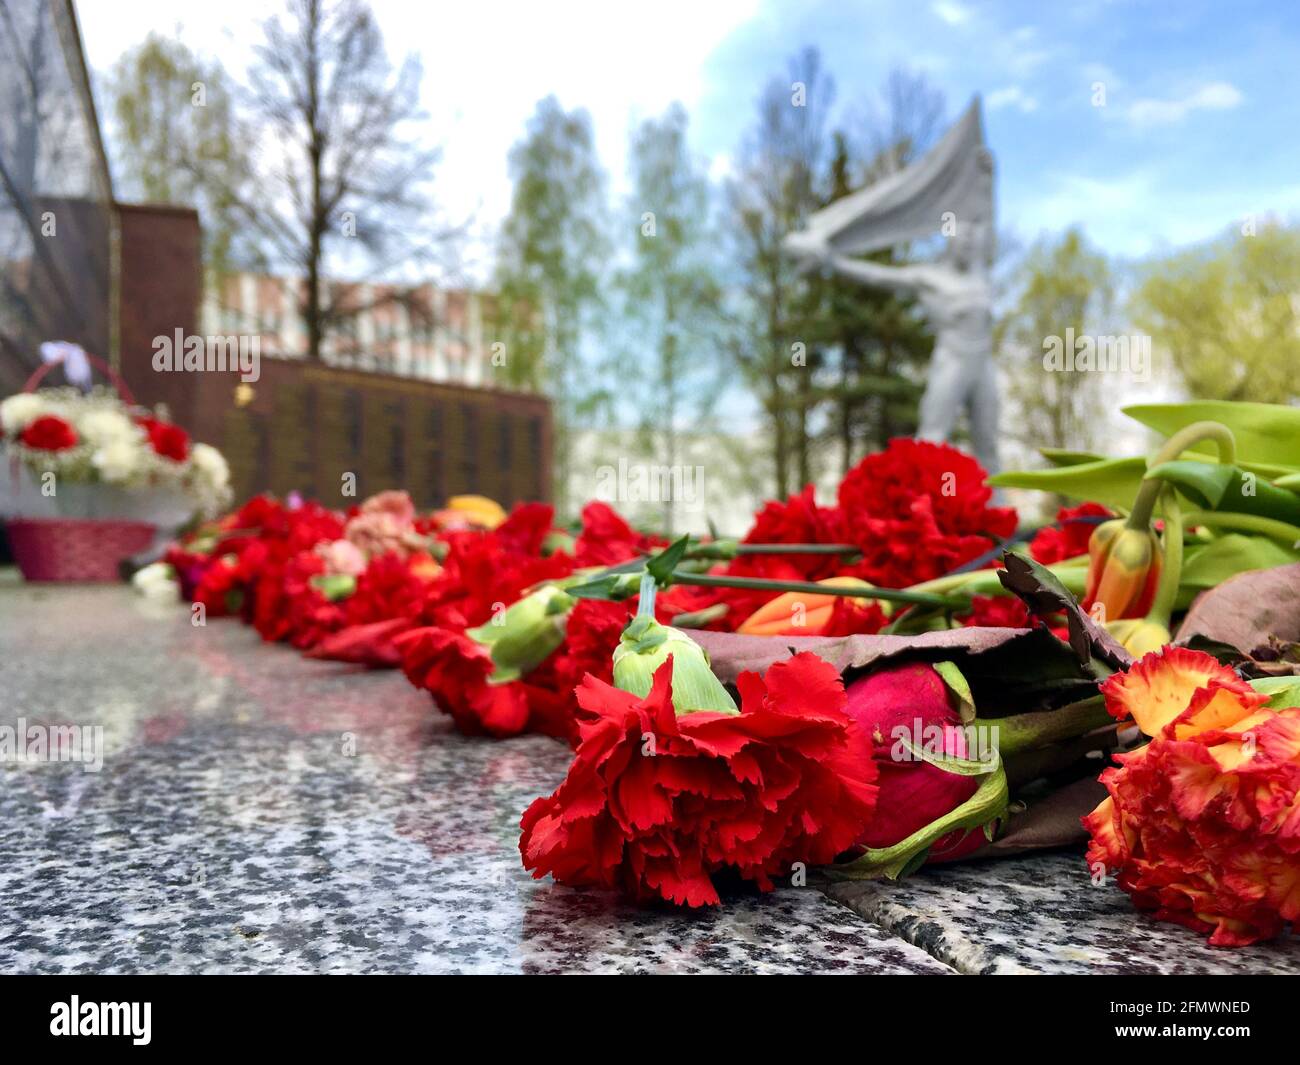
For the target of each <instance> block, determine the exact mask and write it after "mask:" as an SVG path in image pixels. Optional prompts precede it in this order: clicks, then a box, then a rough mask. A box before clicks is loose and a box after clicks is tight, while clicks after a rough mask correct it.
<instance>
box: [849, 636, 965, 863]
mask: <svg viewBox="0 0 1300 1065" xmlns="http://www.w3.org/2000/svg"><path fill="white" fill-rule="evenodd" d="M846 709H847V711H848V713H849V716H850V717H852V718H853V719H854V720H855V721H857V722H858V725H859V726H860V727H861V728H862V729H864V730H865V731H866V733H867V735H869V736H870V737H871V743H872V757H873V758H874V760H875V762H876V766H877V769H878V770H879V777H878V779H877V781H876V784H877V787H878V788H879V793H878V795H877V797H876V810H875V813H874V815H873V816H872V818H871V822H870V824H869V825H868V826H867V829H866V831H865V832H864V833H863V834H862V836H861V837H860V838H859V840H858V843H859V844H860V845H862V846H864V847H871V848H884V847H890V846H893V845H894V844H896V843H899V842H901V841H902V840H904V839H906V838H907V837H908V836H910V835H911V834H912V833H913V832H917V831H919V830H920V829H922V828H924V827H925V826H926V825H928V824H930V823H931V822H932V821H935V820H937V819H938V818H940V817H942V816H944V815H945V814H947V813H949V812H951V811H952V810H954V809H955V808H956V807H958V806H960V805H961V804H962V803H964V802H965V801H966V800H968V799H969V798H970V797H971V796H972V795H974V794H975V791H976V789H977V788H978V787H979V783H980V778H979V777H975V776H963V775H961V774H958V773H950V772H947V771H946V770H944V769H941V768H940V767H939V766H936V765H931V764H930V763H928V762H925V761H923V760H921V758H920V757H919V756H918V755H916V754H914V753H913V751H912V750H911V749H909V747H908V745H909V744H910V745H911V748H915V749H916V750H928V751H933V752H934V753H941V754H943V755H947V756H949V757H956V758H969V757H973V755H972V754H971V753H970V752H968V749H967V743H966V733H965V731H964V729H963V728H962V720H961V714H960V712H959V710H958V708H957V705H956V700H955V699H954V697H953V693H952V691H951V689H950V688H949V686H948V684H947V683H946V682H945V681H944V678H943V677H942V676H941V675H940V674H939V673H938V671H937V670H935V668H934V667H933V666H931V665H929V664H927V663H924V662H913V663H909V664H908V665H903V666H893V667H891V668H888V669H883V670H880V671H878V672H875V673H870V674H868V675H866V676H864V677H860V678H858V679H857V680H855V681H853V682H852V683H851V684H849V686H848V705H847V707H846ZM904 741H906V742H904ZM984 841H985V840H984V834H983V833H982V832H980V831H978V830H976V831H973V832H969V833H968V832H966V831H964V830H963V831H957V832H952V833H949V834H948V835H947V836H944V837H942V838H941V839H939V840H937V841H936V842H935V844H934V846H933V847H932V848H931V851H930V856H929V860H930V861H939V860H944V859H951V858H956V857H961V856H962V855H964V854H968V853H970V852H971V851H973V850H975V849H977V848H978V847H979V845H980V844H982V843H983V842H984Z"/></svg>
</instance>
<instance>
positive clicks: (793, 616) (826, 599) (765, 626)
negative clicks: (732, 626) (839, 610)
mask: <svg viewBox="0 0 1300 1065" xmlns="http://www.w3.org/2000/svg"><path fill="white" fill-rule="evenodd" d="M817 583H818V584H829V585H833V586H835V587H839V588H870V587H871V585H870V584H868V583H867V582H866V581H863V580H859V579H858V578H857V577H827V578H826V579H825V580H820V581H818V582H817ZM839 598H840V596H838V595H818V594H817V593H816V592H784V593H782V594H781V595H778V596H777V597H776V598H775V599H771V600H769V601H768V602H766V603H764V604H763V605H762V606H761V607H759V608H758V609H757V610H755V611H754V612H753V613H752V614H750V615H749V617H747V618H746V619H745V620H744V621H743V622H741V624H740V627H739V628H737V629H736V631H737V632H740V633H744V634H745V635H747V636H818V635H820V634H821V633H822V632H823V631H824V630H825V629H826V626H827V625H829V624H830V621H831V615H832V614H833V613H834V612H835V600H836V599H839ZM885 606H886V608H888V606H889V604H888V603H886V604H885Z"/></svg>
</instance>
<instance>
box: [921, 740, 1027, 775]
mask: <svg viewBox="0 0 1300 1065" xmlns="http://www.w3.org/2000/svg"><path fill="white" fill-rule="evenodd" d="M898 742H899V743H901V744H902V745H903V746H904V747H905V748H906V749H907V752H908V753H909V754H910V755H911V756H912V758H913V759H915V760H916V761H918V762H925V763H926V764H927V765H932V766H934V767H935V768H936V769H942V770H943V771H944V772H945V773H952V774H953V775H954V776H959V777H982V776H984V774H986V773H992V772H993V771H994V770H995V769H997V768H998V767H999V766H1000V765H1001V764H1002V759H1001V758H999V757H998V752H997V749H996V748H994V749H993V752H992V753H993V757H992V758H991V759H990V760H989V761H987V762H981V761H979V760H978V759H975V758H960V757H958V756H957V755H955V754H943V753H942V752H940V751H932V750H930V749H929V748H928V747H926V746H925V745H924V744H922V745H921V746H920V747H918V746H917V745H916V744H915V743H913V742H912V741H911V740H909V739H908V738H907V737H906V736H899V737H898Z"/></svg>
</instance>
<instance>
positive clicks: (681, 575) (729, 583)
mask: <svg viewBox="0 0 1300 1065" xmlns="http://www.w3.org/2000/svg"><path fill="white" fill-rule="evenodd" d="M672 583H673V584H692V585H696V586H697V587H701V588H748V589H752V590H753V591H757V592H807V593H808V594H809V595H843V596H849V597H851V598H854V599H880V600H883V601H885V602H887V603H913V604H918V605H921V606H935V607H951V608H960V607H964V606H967V605H968V601H967V600H966V599H963V598H953V597H949V596H942V595H931V594H929V593H928V592H911V591H906V590H904V589H900V588H872V587H861V588H857V587H853V586H851V585H836V584H814V583H813V582H812V581H772V580H767V579H766V578H763V577H731V576H727V575H725V574H717V573H687V572H685V571H683V570H674V571H673V580H672Z"/></svg>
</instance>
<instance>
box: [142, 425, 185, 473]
mask: <svg viewBox="0 0 1300 1065" xmlns="http://www.w3.org/2000/svg"><path fill="white" fill-rule="evenodd" d="M139 424H140V426H141V427H142V428H143V429H144V431H145V432H146V433H147V434H148V435H149V446H150V447H152V448H153V449H154V453H155V454H158V455H161V456H162V457H163V458H165V459H173V460H175V461H176V462H184V461H185V460H186V459H187V458H188V457H189V454H190V437H189V434H188V433H187V432H186V431H185V430H184V429H182V428H181V427H180V426H179V425H172V424H171V422H164V421H159V420H158V419H157V418H140V419H139Z"/></svg>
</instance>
